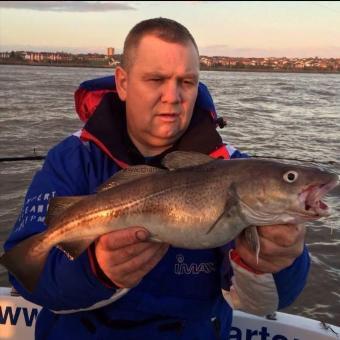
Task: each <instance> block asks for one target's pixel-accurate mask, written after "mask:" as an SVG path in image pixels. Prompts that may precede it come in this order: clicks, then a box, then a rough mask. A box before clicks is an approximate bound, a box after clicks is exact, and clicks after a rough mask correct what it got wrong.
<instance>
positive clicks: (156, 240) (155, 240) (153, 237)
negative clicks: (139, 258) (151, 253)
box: [148, 235, 164, 243]
mask: <svg viewBox="0 0 340 340" xmlns="http://www.w3.org/2000/svg"><path fill="white" fill-rule="evenodd" d="M148 241H152V242H159V243H163V242H164V241H162V240H160V239H159V238H158V237H157V235H154V236H150V237H149V238H148Z"/></svg>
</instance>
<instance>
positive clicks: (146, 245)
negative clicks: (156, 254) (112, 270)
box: [110, 242, 160, 266]
mask: <svg viewBox="0 0 340 340" xmlns="http://www.w3.org/2000/svg"><path fill="white" fill-rule="evenodd" d="M159 245H160V244H159V243H155V242H139V243H136V244H131V245H129V246H126V247H124V248H119V249H116V250H112V251H111V252H110V264H111V265H112V266H117V265H120V264H122V263H125V262H128V261H129V260H131V259H133V258H134V257H136V256H139V255H140V254H142V253H144V252H145V251H147V250H150V251H152V249H158V247H159Z"/></svg>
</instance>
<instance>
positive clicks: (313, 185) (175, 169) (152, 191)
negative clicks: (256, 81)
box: [0, 151, 338, 291]
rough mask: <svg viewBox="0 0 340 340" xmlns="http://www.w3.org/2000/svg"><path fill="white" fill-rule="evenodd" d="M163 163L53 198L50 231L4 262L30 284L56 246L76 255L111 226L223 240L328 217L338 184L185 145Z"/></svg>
mask: <svg viewBox="0 0 340 340" xmlns="http://www.w3.org/2000/svg"><path fill="white" fill-rule="evenodd" d="M163 166H164V168H165V169H160V168H155V167H151V166H147V165H139V166H131V167H129V168H127V169H124V170H121V171H120V172H118V173H117V174H115V175H114V176H112V177H111V178H110V179H109V180H108V181H107V182H105V183H104V184H103V185H102V186H101V187H99V188H98V190H97V193H95V194H92V195H88V196H82V197H57V198H53V199H51V201H50V204H49V209H48V214H47V216H46V220H45V223H46V225H47V227H48V228H47V230H46V231H44V232H42V233H40V234H36V235H34V236H31V237H29V238H28V239H25V240H24V241H22V242H20V243H19V244H17V245H16V246H15V247H13V248H12V249H10V250H9V251H8V252H6V253H4V254H3V255H2V256H1V257H0V263H1V264H2V265H4V266H5V267H6V268H7V269H8V271H10V272H11V273H12V274H13V275H14V276H15V277H16V278H17V279H18V280H19V281H20V282H21V284H22V285H23V286H24V287H25V288H26V289H27V290H29V291H33V290H34V288H35V287H36V285H37V282H38V280H39V277H40V274H41V272H42V270H43V267H44V263H45V261H46V258H47V255H48V253H49V251H50V250H51V249H52V247H55V246H57V247H59V248H60V249H62V250H63V251H64V252H65V253H66V254H68V256H69V257H70V259H75V258H77V257H78V256H79V255H80V254H81V253H82V252H83V251H84V250H85V249H86V248H87V247H88V246H89V245H90V244H91V243H92V242H93V241H94V240H95V239H96V238H98V237H99V236H100V235H103V234H105V233H109V232H111V231H114V230H119V229H123V228H128V227H131V226H143V227H145V228H146V229H147V230H149V232H150V233H151V235H152V239H153V240H155V241H161V242H165V243H168V244H171V245H173V246H175V247H180V248H187V249H205V248H214V247H219V246H222V245H224V244H226V243H228V242H229V241H231V240H233V239H234V238H235V237H236V236H237V235H238V234H240V233H241V232H242V231H243V230H244V229H245V228H247V227H249V226H257V225H272V224H286V223H301V222H304V221H312V220H316V219H318V218H320V217H324V216H328V215H329V213H330V212H329V208H328V206H327V205H326V204H325V203H323V202H322V201H321V198H322V197H323V196H324V195H325V194H326V193H327V192H328V191H330V190H331V189H333V188H334V187H335V186H336V185H337V183H338V176H337V175H336V174H334V173H330V172H326V171H323V170H320V169H318V168H315V167H304V166H296V165H290V164H284V163H279V162H273V161H267V160H259V159H235V160H228V161H226V160H222V159H213V158H211V157H209V156H207V155H203V154H200V153H191V152H181V151H175V152H172V153H169V154H168V155H167V156H166V157H165V158H164V160H163ZM252 228H255V230H256V227H252Z"/></svg>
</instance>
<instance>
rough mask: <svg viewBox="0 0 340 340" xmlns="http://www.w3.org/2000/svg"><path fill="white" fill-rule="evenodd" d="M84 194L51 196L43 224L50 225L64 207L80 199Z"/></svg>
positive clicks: (66, 207)
mask: <svg viewBox="0 0 340 340" xmlns="http://www.w3.org/2000/svg"><path fill="white" fill-rule="evenodd" d="M84 197H85V196H59V197H54V198H51V200H50V202H49V205H48V211H47V215H46V217H45V224H46V225H47V226H50V225H51V224H52V222H53V220H54V218H56V217H57V216H59V215H60V214H62V213H63V212H64V211H65V210H66V209H68V208H69V207H71V206H72V205H74V204H75V203H77V202H79V201H81V200H82V199H83V198H84Z"/></svg>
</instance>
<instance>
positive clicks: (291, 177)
mask: <svg viewBox="0 0 340 340" xmlns="http://www.w3.org/2000/svg"><path fill="white" fill-rule="evenodd" d="M298 177H299V175H298V173H297V172H296V171H293V170H290V171H287V172H286V173H285V174H284V175H283V179H284V180H285V181H286V182H288V183H294V182H295V181H296V180H297V179H298Z"/></svg>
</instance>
